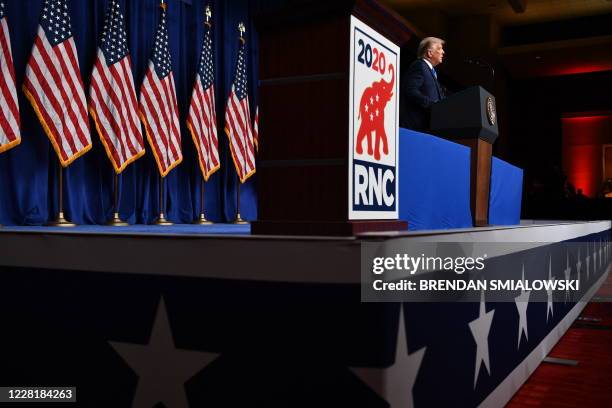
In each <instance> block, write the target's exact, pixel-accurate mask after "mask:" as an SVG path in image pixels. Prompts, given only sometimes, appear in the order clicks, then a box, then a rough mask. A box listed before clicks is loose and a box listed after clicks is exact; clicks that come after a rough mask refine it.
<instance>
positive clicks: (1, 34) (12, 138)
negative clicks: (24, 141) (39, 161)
mask: <svg viewBox="0 0 612 408" xmlns="http://www.w3.org/2000/svg"><path fill="white" fill-rule="evenodd" d="M0 70H1V71H2V76H0V88H1V89H2V93H1V94H0V108H1V109H2V110H0V153H2V152H5V151H7V150H8V149H10V148H12V147H15V146H17V145H18V144H19V143H20V142H21V134H20V132H19V123H20V121H19V102H18V101H17V87H16V86H15V69H14V68H13V53H12V51H11V37H10V35H9V29H8V23H7V21H6V15H5V12H4V2H0Z"/></svg>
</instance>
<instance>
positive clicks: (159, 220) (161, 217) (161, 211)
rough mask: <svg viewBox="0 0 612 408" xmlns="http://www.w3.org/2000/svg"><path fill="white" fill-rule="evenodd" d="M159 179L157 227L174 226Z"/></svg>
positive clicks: (162, 4)
mask: <svg viewBox="0 0 612 408" xmlns="http://www.w3.org/2000/svg"><path fill="white" fill-rule="evenodd" d="M159 6H160V7H161V8H162V9H163V10H166V9H167V8H168V5H167V4H166V2H165V1H164V0H161V3H160V5H159ZM157 177H158V178H159V217H158V218H157V221H155V225H172V222H171V221H168V220H167V219H166V216H165V214H164V211H165V210H166V205H165V204H166V200H164V198H165V194H164V177H162V176H161V174H158V175H157Z"/></svg>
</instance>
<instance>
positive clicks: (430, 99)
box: [400, 37, 444, 131]
mask: <svg viewBox="0 0 612 408" xmlns="http://www.w3.org/2000/svg"><path fill="white" fill-rule="evenodd" d="M443 46H444V40H441V39H439V38H436V37H427V38H424V39H423V41H421V43H420V44H419V47H418V49H417V59H416V61H414V62H413V63H412V64H410V67H409V68H408V71H406V73H405V74H404V75H402V79H401V84H400V95H401V96H400V126H401V127H405V128H408V129H414V130H419V131H427V130H429V118H430V109H431V105H433V104H434V103H436V102H438V101H440V100H442V99H444V90H443V88H442V86H441V85H440V83H439V82H438V74H437V72H436V69H435V67H436V66H437V65H439V64H440V63H442V60H443V58H444V47H443Z"/></svg>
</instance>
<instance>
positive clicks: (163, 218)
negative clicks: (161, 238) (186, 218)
mask: <svg viewBox="0 0 612 408" xmlns="http://www.w3.org/2000/svg"><path fill="white" fill-rule="evenodd" d="M155 225H174V223H173V222H172V221H168V220H167V219H166V216H165V215H164V213H160V214H159V218H158V219H157V221H155Z"/></svg>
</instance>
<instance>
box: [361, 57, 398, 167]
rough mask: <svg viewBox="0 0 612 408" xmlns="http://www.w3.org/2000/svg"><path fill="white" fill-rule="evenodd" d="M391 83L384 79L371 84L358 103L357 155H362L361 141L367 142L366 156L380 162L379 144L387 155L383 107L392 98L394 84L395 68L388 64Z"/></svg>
mask: <svg viewBox="0 0 612 408" xmlns="http://www.w3.org/2000/svg"><path fill="white" fill-rule="evenodd" d="M389 71H390V72H391V81H389V82H387V81H385V80H384V79H381V80H380V81H376V82H374V83H372V85H371V86H369V87H367V88H366V89H365V90H364V91H363V94H362V95H361V102H360V103H359V116H358V118H360V119H361V125H360V126H359V132H358V133H357V148H356V151H357V154H362V153H363V139H365V138H367V140H368V155H370V156H372V155H373V156H374V159H376V160H380V142H381V141H382V150H383V153H384V154H389V146H388V143H387V134H386V133H385V106H387V103H388V102H389V101H390V100H391V97H392V96H393V85H394V83H395V68H394V67H393V65H392V64H389ZM373 132H374V133H376V136H375V137H376V139H375V145H374V149H372V133H373Z"/></svg>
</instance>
